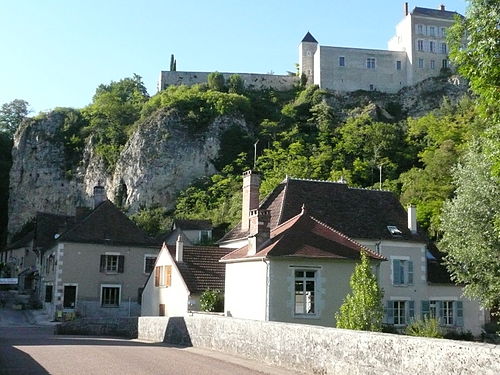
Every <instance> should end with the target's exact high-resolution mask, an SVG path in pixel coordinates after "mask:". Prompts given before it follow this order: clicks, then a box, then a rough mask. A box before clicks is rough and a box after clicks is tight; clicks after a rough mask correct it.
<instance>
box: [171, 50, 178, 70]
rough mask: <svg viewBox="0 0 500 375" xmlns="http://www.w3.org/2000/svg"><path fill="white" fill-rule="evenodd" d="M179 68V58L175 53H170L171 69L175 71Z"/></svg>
mask: <svg viewBox="0 0 500 375" xmlns="http://www.w3.org/2000/svg"><path fill="white" fill-rule="evenodd" d="M176 70H177V60H176V59H175V57H174V54H173V53H172V54H171V55H170V71H171V72H175V71H176Z"/></svg>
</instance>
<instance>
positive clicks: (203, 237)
mask: <svg viewBox="0 0 500 375" xmlns="http://www.w3.org/2000/svg"><path fill="white" fill-rule="evenodd" d="M211 239H212V231H209V230H201V231H200V242H201V243H206V242H208V241H210V240H211Z"/></svg>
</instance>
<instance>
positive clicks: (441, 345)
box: [138, 315, 500, 375]
mask: <svg viewBox="0 0 500 375" xmlns="http://www.w3.org/2000/svg"><path fill="white" fill-rule="evenodd" d="M138 338H139V339H142V340H148V341H155V342H167V343H170V344H177V345H186V346H195V347H204V348H209V349H213V350H219V351H223V352H226V353H229V354H234V355H239V356H244V357H247V358H250V359H253V360H257V361H262V362H265V363H267V364H270V365H275V366H280V367H284V368H288V369H290V370H295V371H303V372H306V373H312V374H436V375H442V374H484V375H493V374H498V373H500V362H499V361H498V358H500V347H499V346H495V345H492V344H482V343H473V342H464V341H452V340H445V339H429V338H421V337H410V336H401V335H392V334H386V333H374V332H360V331H350V330H342V329H336V328H326V327H315V326H308V325H300V324H289V323H288V324H287V323H277V322H263V321H254V320H242V319H234V318H227V317H220V316H207V315H193V316H188V317H176V318H166V317H141V318H139V328H138Z"/></svg>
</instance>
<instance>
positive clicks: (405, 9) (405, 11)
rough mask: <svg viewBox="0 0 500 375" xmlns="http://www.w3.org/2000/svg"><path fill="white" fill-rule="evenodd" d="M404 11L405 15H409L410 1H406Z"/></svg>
mask: <svg viewBox="0 0 500 375" xmlns="http://www.w3.org/2000/svg"><path fill="white" fill-rule="evenodd" d="M403 12H404V15H405V17H406V16H407V15H408V2H406V3H405V4H404V6H403Z"/></svg>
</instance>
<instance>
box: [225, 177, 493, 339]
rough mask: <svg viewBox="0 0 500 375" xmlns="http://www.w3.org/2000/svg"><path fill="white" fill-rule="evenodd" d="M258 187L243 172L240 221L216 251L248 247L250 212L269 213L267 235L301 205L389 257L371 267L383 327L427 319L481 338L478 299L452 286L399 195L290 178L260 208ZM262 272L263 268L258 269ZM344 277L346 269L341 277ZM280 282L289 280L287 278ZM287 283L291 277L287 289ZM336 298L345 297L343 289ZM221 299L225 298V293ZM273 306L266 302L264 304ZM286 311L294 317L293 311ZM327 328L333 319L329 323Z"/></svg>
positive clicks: (482, 314)
mask: <svg viewBox="0 0 500 375" xmlns="http://www.w3.org/2000/svg"><path fill="white" fill-rule="evenodd" d="M259 183H260V177H259V175H258V174H256V173H252V172H250V171H249V172H245V173H244V176H243V205H242V206H243V208H242V221H241V223H240V224H239V225H237V226H236V227H235V228H233V229H232V230H231V231H229V232H228V233H227V234H226V235H225V236H224V237H223V238H222V239H221V240H220V241H219V245H220V246H221V247H230V248H233V249H240V251H242V250H241V249H242V248H244V247H245V246H247V244H248V241H249V239H250V238H251V237H252V236H253V235H254V233H253V232H252V230H254V229H251V225H250V222H251V220H250V212H255V211H253V210H267V211H268V212H269V228H270V231H271V233H273V231H276V230H278V229H279V228H280V226H282V225H284V224H285V223H286V222H288V221H289V220H291V219H292V218H295V217H297V215H298V214H300V213H301V211H302V206H303V205H304V204H305V206H306V207H307V214H308V215H310V216H311V217H312V218H313V219H312V220H316V221H318V222H320V223H323V224H324V225H325V226H327V227H329V228H331V229H332V230H334V231H337V232H340V233H342V234H343V235H344V236H346V237H348V238H349V239H350V240H352V241H354V242H356V243H358V244H359V245H361V246H363V247H366V248H369V249H371V250H372V252H373V253H374V254H378V255H380V256H382V257H384V258H386V259H387V260H388V261H387V262H381V263H380V266H379V267H378V269H377V270H376V274H377V277H378V280H379V284H380V286H381V287H382V289H383V290H384V300H383V303H384V306H385V317H384V322H385V323H386V324H388V325H392V326H394V327H395V328H396V329H402V328H404V327H405V326H406V325H407V324H408V323H409V322H410V321H411V320H412V319H415V318H418V317H423V316H424V315H433V316H435V317H437V318H438V319H439V321H440V322H441V324H442V326H443V327H444V328H446V329H450V330H459V331H462V330H464V331H469V330H470V331H471V332H472V333H473V334H475V335H478V334H480V333H481V327H482V325H483V324H484V323H485V322H486V321H487V317H488V314H487V312H486V311H484V310H482V309H481V307H480V305H479V304H478V302H477V301H471V300H469V299H467V298H465V297H463V295H462V287H460V286H457V285H454V284H453V283H451V281H450V280H449V277H448V276H447V273H446V270H445V269H444V268H443V267H442V265H441V263H440V257H441V255H440V253H439V251H438V250H437V248H436V247H435V245H433V244H432V243H431V242H430V241H429V240H428V238H427V236H426V234H425V233H424V232H423V231H422V230H420V229H419V228H418V227H417V223H416V212H415V208H414V207H410V208H409V209H408V212H406V211H405V209H404V208H403V207H402V206H401V204H400V203H399V201H398V199H397V197H396V196H395V195H394V194H393V193H391V192H388V191H382V190H371V189H358V188H351V187H349V186H347V184H345V183H337V182H330V181H315V180H303V179H295V178H289V177H287V178H286V179H285V180H283V181H282V182H281V183H280V184H279V185H278V186H277V187H276V188H275V189H274V190H273V191H272V192H271V193H270V194H269V195H268V196H267V197H266V198H265V199H264V200H263V201H262V202H260V203H259ZM226 259H227V258H226ZM262 262H264V261H262ZM255 264H257V263H255ZM256 267H257V266H256ZM260 268H264V267H263V265H261V266H260ZM271 269H272V268H271ZM260 272H263V271H262V270H260ZM231 273H232V270H230V267H229V264H228V268H227V273H226V293H229V292H230V287H229V286H228V284H229V283H230V282H231V281H232V279H233V277H232V274H231ZM319 275H320V274H315V275H314V278H313V279H314V280H317V279H316V278H317V277H319ZM349 276H350V274H348V272H347V271H346V272H345V278H347V279H348V278H349ZM272 277H273V276H272V275H271V276H270V279H272ZM279 277H288V278H290V275H288V276H287V275H280V276H279ZM242 279H244V277H243V278H242ZM292 280H293V279H290V280H289V281H290V283H289V284H290V288H292V285H293V282H292ZM318 282H319V281H315V284H314V285H315V287H320V284H318ZM328 285H336V284H328ZM262 288H263V290H265V291H266V292H265V293H266V295H267V296H268V297H267V298H270V294H269V285H262ZM228 289H229V290H228ZM291 290H293V289H291ZM290 292H291V291H290ZM315 293H317V292H316V291H315ZM342 293H344V294H345V292H344V291H342ZM226 298H227V300H228V301H230V300H231V297H230V296H229V295H228V296H227V297H226ZM271 304H272V302H271V301H270V302H269V303H268V305H271ZM289 310H290V311H289V314H290V315H292V314H293V309H291V308H290V309H289ZM273 318H274V317H273V316H271V315H269V314H267V315H262V314H261V315H260V316H259V319H263V320H272V319H273ZM280 319H281V317H280ZM333 323H334V321H333V319H332V320H331V321H330V325H332V324H333Z"/></svg>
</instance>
